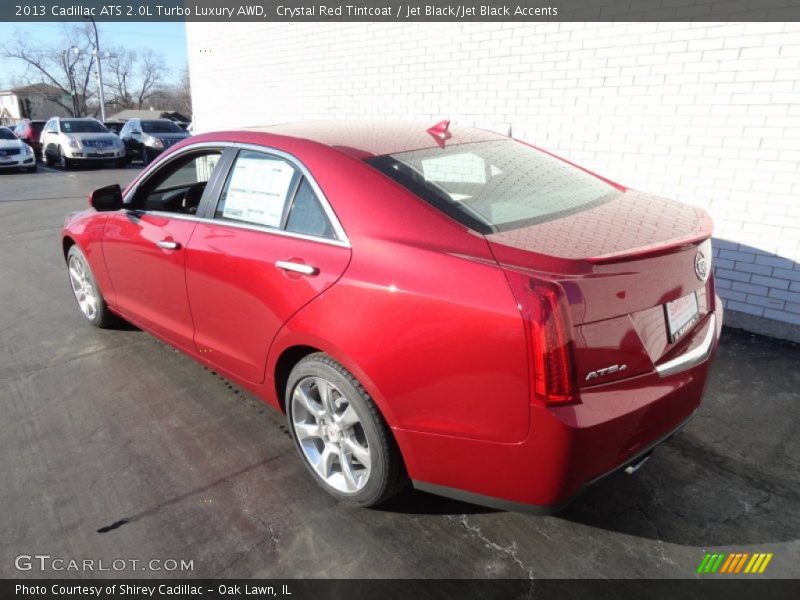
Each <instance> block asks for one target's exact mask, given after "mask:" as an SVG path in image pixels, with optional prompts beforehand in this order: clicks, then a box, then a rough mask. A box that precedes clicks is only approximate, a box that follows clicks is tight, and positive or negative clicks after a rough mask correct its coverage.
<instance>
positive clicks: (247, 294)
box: [186, 221, 350, 383]
mask: <svg viewBox="0 0 800 600" xmlns="http://www.w3.org/2000/svg"><path fill="white" fill-rule="evenodd" d="M279 261H288V262H291V263H301V264H302V263H305V264H306V265H308V266H311V267H313V268H314V270H315V272H314V274H311V275H305V274H302V273H298V272H296V271H293V270H287V269H283V268H279V267H277V266H276V264H275V263H277V262H279ZM349 261H350V248H348V247H343V246H341V245H333V244H327V243H323V242H317V241H311V240H306V239H300V238H295V237H290V236H287V235H281V234H273V233H269V232H266V231H257V230H253V229H247V228H244V227H240V226H235V225H230V224H227V225H226V224H222V223H214V222H210V221H204V222H201V223H199V224H198V225H197V229H196V230H195V232H194V235H193V236H192V239H191V240H190V242H189V246H188V247H187V249H186V285H187V288H188V292H189V298H190V302H191V307H192V317H193V320H194V324H195V340H194V341H195V346H196V348H197V350H198V351H199V352H202V353H203V354H204V356H206V357H207V358H208V360H210V361H211V362H212V363H214V364H215V365H218V366H219V367H220V368H221V369H225V370H227V371H229V372H230V373H233V374H234V375H236V376H239V377H242V378H244V379H246V380H248V381H252V382H255V383H261V382H263V381H264V376H265V373H264V369H265V365H266V361H267V352H268V351H269V346H270V344H271V342H272V340H273V338H274V337H275V335H276V334H277V332H278V330H279V329H280V327H281V326H282V325H283V323H284V322H286V320H288V319H289V318H290V317H291V316H292V315H293V314H294V313H295V312H297V311H298V310H299V309H300V308H302V307H303V306H304V305H305V304H307V303H308V302H310V301H311V300H312V299H313V298H314V297H316V296H317V295H318V294H320V293H322V292H323V291H324V290H325V289H327V288H328V287H330V286H331V285H333V283H335V282H336V280H337V279H339V277H341V275H342V273H343V272H344V270H345V268H346V267H347V264H348V263H349ZM289 267H290V269H291V265H290V266H289Z"/></svg>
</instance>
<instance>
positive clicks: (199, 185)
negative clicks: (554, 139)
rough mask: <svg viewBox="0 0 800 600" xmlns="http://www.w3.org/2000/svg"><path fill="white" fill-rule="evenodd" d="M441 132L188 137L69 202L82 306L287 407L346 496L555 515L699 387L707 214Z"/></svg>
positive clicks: (466, 134)
mask: <svg viewBox="0 0 800 600" xmlns="http://www.w3.org/2000/svg"><path fill="white" fill-rule="evenodd" d="M448 125H449V124H448V123H447V122H443V123H439V124H437V125H435V126H434V127H431V128H426V126H425V125H418V124H414V123H412V124H402V123H359V122H341V123H307V124H302V123H301V124H289V125H280V126H276V127H270V128H266V129H261V130H251V131H239V132H237V131H226V132H219V133H208V134H203V135H199V136H195V137H192V138H190V139H188V140H186V141H185V142H182V143H181V144H178V145H176V146H175V147H174V148H171V149H170V150H169V151H167V152H166V153H165V154H164V156H162V157H161V158H159V159H158V160H157V161H155V162H154V163H153V164H152V165H151V166H150V167H148V168H146V169H143V170H142V173H141V174H140V175H139V177H138V178H137V179H135V180H134V181H133V182H132V183H131V184H130V185H129V186H128V188H127V189H126V190H125V191H124V192H123V191H122V190H121V189H120V187H119V186H118V185H115V186H109V187H106V188H101V189H99V190H95V191H94V192H93V193H92V195H91V196H90V203H91V205H92V206H93V208H91V209H87V210H85V211H83V212H80V213H73V214H71V215H70V216H69V218H68V219H67V222H66V224H65V227H64V230H63V232H62V240H61V241H62V244H63V250H64V257H65V259H66V262H67V268H68V272H69V281H70V283H71V288H72V291H73V292H74V294H75V298H76V300H77V302H78V306H79V307H80V310H81V313H82V314H83V315H84V317H85V319H86V321H88V322H89V323H91V324H92V325H95V326H98V327H107V326H110V325H112V324H113V322H114V320H115V318H116V315H120V316H121V317H123V318H125V319H127V320H128V321H130V322H131V323H134V324H136V325H137V326H139V327H141V328H142V329H144V330H146V331H149V332H151V333H152V334H154V335H155V336H157V337H159V338H160V339H162V340H164V341H166V342H167V343H168V344H170V345H171V346H173V347H175V348H177V349H179V350H181V351H182V352H184V353H186V354H187V355H188V356H191V357H192V358H194V359H196V360H198V361H199V362H201V363H202V364H204V365H205V366H207V367H208V368H209V369H211V370H213V371H214V372H216V373H219V374H220V375H223V376H224V377H226V378H228V379H231V380H232V381H234V382H236V383H237V384H239V385H241V386H243V387H245V388H247V389H248V390H250V391H251V392H253V393H254V394H256V395H257V396H259V397H260V398H262V399H263V400H264V401H265V402H267V403H268V404H270V405H272V406H273V407H275V408H276V409H278V410H280V411H283V412H285V413H286V414H287V419H288V428H289V430H290V432H291V434H292V436H293V438H294V442H295V446H296V448H297V451H298V452H299V454H300V456H301V457H302V460H303V461H304V463H305V464H306V466H307V467H308V469H309V471H310V472H311V474H312V476H313V477H314V478H315V479H316V481H317V482H319V484H320V485H321V486H322V487H323V488H324V489H325V490H327V491H328V492H329V493H331V494H332V495H333V496H335V497H336V498H339V499H340V500H342V501H344V502H347V503H350V504H355V505H358V506H371V505H374V504H378V503H380V502H382V501H384V500H387V499H388V498H389V497H391V496H392V494H394V493H395V492H397V491H398V490H399V489H401V488H402V487H403V486H404V485H406V484H408V483H409V480H410V482H411V484H413V485H414V486H415V487H417V488H419V489H421V490H425V491H428V492H433V493H437V494H442V495H445V496H453V497H455V498H459V499H461V500H469V501H471V502H477V503H482V504H487V505H489V506H494V507H498V508H517V509H522V510H555V509H558V508H559V507H561V506H563V505H564V504H565V503H566V502H568V501H569V500H570V499H571V498H573V497H574V496H575V495H576V494H578V493H579V492H580V491H581V490H582V489H583V488H584V487H585V486H587V485H588V484H590V483H591V482H593V481H595V480H597V479H598V478H599V477H602V476H604V475H606V474H608V473H610V472H612V471H615V470H617V469H620V468H624V469H626V470H627V471H628V472H633V471H635V470H636V469H637V468H638V467H639V466H640V465H641V464H642V463H643V462H644V461H645V460H646V459H647V458H648V456H649V455H650V453H651V452H652V451H653V448H654V447H655V446H656V445H657V444H659V443H661V442H663V441H664V440H666V439H668V438H669V437H670V436H671V435H673V434H674V433H675V432H676V431H677V430H679V429H680V428H681V427H683V425H684V424H685V423H686V422H687V421H688V419H689V418H691V416H692V415H693V414H694V413H695V411H696V410H697V408H698V406H699V405H700V400H701V398H702V395H703V389H704V387H705V384H706V381H707V379H708V374H709V368H710V365H711V362H712V359H713V357H714V353H715V350H716V348H717V342H718V339H719V335H720V329H721V327H722V304H721V302H720V300H719V298H717V297H716V294H715V293H714V277H713V275H712V269H711V261H712V253H711V234H712V224H711V220H710V218H709V217H708V215H707V214H706V213H705V212H704V211H702V210H701V209H699V208H694V207H691V206H686V205H684V204H680V203H678V202H675V201H672V200H668V199H665V198H658V197H656V196H652V195H649V194H645V193H643V192H639V191H636V190H632V189H628V188H625V187H624V186H622V185H619V184H616V183H613V182H611V181H608V180H607V179H604V178H602V177H600V176H597V175H594V174H592V173H590V172H588V171H586V170H584V169H581V168H578V167H576V166H575V165H573V164H571V163H569V162H567V161H565V160H562V159H559V158H557V157H555V156H553V155H551V154H549V153H547V152H545V151H542V150H539V149H536V148H534V147H532V146H529V145H527V144H525V143H522V142H519V141H516V140H513V139H509V138H506V137H502V136H499V135H496V134H493V133H489V132H486V131H480V130H477V129H469V128H463V127H461V128H452V129H450V128H449V127H448ZM130 368H131V369H133V368H134V367H133V366H131V367H130ZM138 376H141V372H137V371H135V370H131V377H138ZM96 384H97V385H98V386H102V385H104V382H103V381H97V382H96ZM754 410H755V409H754ZM754 414H755V413H754ZM211 426H213V424H211ZM668 483H669V479H668V478H667V484H668ZM659 484H660V485H663V483H659Z"/></svg>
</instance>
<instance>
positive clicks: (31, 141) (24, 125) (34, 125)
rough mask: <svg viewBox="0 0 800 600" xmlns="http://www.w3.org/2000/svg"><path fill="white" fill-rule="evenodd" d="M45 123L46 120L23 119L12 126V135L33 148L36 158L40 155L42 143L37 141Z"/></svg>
mask: <svg viewBox="0 0 800 600" xmlns="http://www.w3.org/2000/svg"><path fill="white" fill-rule="evenodd" d="M45 123H46V121H31V120H30V119H25V120H24V121H22V122H21V123H20V124H19V125H17V126H16V127H15V128H14V135H16V136H17V137H18V138H19V139H21V140H22V141H23V142H25V143H26V144H28V146H30V147H31V148H33V152H34V153H35V154H36V156H37V158H41V157H42V145H41V144H40V143H39V138H40V137H41V135H42V128H43V127H44V124H45Z"/></svg>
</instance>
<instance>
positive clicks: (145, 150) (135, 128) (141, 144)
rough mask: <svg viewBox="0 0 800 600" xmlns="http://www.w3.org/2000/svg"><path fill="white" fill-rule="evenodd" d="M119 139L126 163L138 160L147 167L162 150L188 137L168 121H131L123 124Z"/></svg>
mask: <svg viewBox="0 0 800 600" xmlns="http://www.w3.org/2000/svg"><path fill="white" fill-rule="evenodd" d="M119 137H120V139H121V140H122V143H123V144H125V156H126V158H127V159H128V162H132V161H135V160H139V161H141V162H142V164H144V165H148V164H150V161H152V160H153V159H154V158H155V157H156V156H158V155H159V154H161V153H162V152H163V151H164V150H166V149H167V148H169V147H171V146H174V145H175V144H177V143H178V142H182V141H183V140H185V139H186V138H187V137H189V134H188V133H187V132H186V131H184V130H183V129H181V128H180V127H179V126H178V124H177V123H175V121H170V120H169V119H131V120H129V121H127V122H126V123H125V126H124V127H123V128H122V131H120V133H119Z"/></svg>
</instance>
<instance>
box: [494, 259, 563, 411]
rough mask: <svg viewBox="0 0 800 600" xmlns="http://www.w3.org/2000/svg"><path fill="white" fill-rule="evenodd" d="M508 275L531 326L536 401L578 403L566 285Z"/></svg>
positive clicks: (533, 387)
mask: <svg viewBox="0 0 800 600" xmlns="http://www.w3.org/2000/svg"><path fill="white" fill-rule="evenodd" d="M506 274H507V275H508V281H509V283H510V284H511V288H512V291H513V293H514V296H515V298H516V299H517V302H518V303H519V309H520V311H521V312H522V316H523V317H524V318H525V320H526V321H527V323H528V326H529V335H530V337H529V339H528V349H529V352H530V365H531V388H532V396H533V400H535V401H539V402H545V403H548V404H566V403H570V402H575V401H576V400H577V398H576V395H575V384H574V381H575V377H574V366H573V362H572V345H573V344H572V328H571V326H570V322H569V316H568V315H567V311H566V298H565V294H564V290H563V288H562V287H561V286H560V285H558V284H557V283H553V282H550V281H544V280H541V279H535V278H532V277H530V276H528V275H525V274H523V273H519V272H516V271H510V270H509V271H506Z"/></svg>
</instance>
